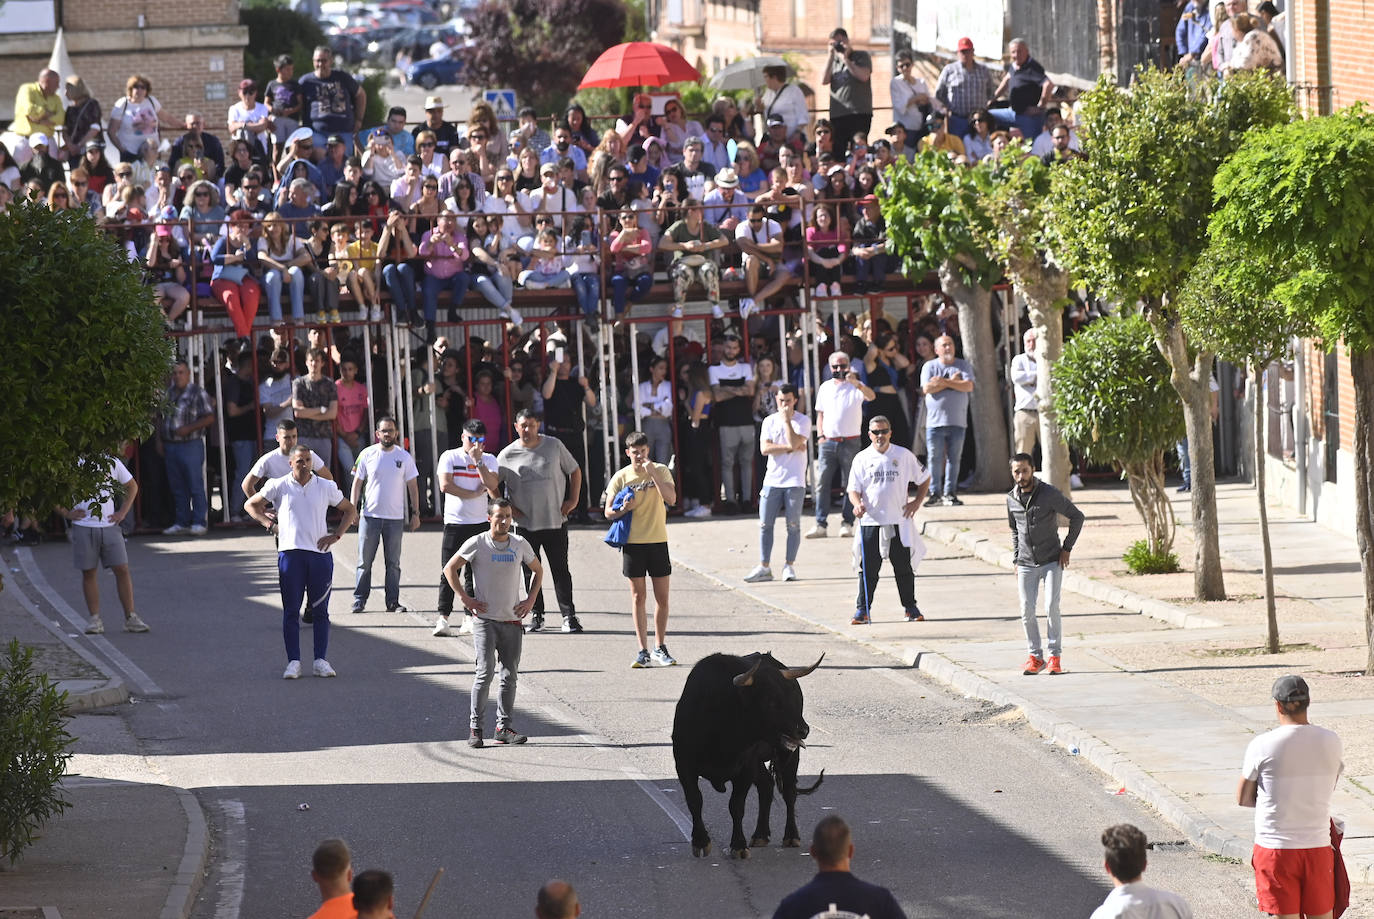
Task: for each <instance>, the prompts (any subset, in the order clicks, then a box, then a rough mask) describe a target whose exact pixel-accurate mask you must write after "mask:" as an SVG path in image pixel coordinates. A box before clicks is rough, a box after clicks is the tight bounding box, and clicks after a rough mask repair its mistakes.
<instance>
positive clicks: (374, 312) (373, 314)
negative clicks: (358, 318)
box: [367, 304, 382, 322]
mask: <svg viewBox="0 0 1374 919" xmlns="http://www.w3.org/2000/svg"><path fill="white" fill-rule="evenodd" d="M367 321H368V322H381V321H382V308H381V306H379V305H375V304H374V305H373V307H372V309H370V310H368V311H367Z"/></svg>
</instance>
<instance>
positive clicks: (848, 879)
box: [773, 814, 906, 919]
mask: <svg viewBox="0 0 1374 919" xmlns="http://www.w3.org/2000/svg"><path fill="white" fill-rule="evenodd" d="M811 857H812V858H814V859H815V860H816V867H817V868H818V869H819V870H818V872H817V874H816V876H815V877H814V878H813V879H812V880H811V883H809V884H807V885H805V886H804V887H801V888H799V889H798V890H796V891H794V892H793V893H790V894H788V895H787V896H785V897H783V899H782V902H781V903H779V904H778V908H777V910H775V911H774V913H773V919H811V917H813V916H815V915H816V914H817V913H824V912H834V911H840V912H844V913H850V914H852V915H854V916H867V917H868V919H906V913H904V912H902V907H901V906H900V905H899V904H898V903H897V898H896V897H894V896H893V895H892V891H890V890H888V889H887V888H886V887H879V886H878V885H877V884H869V883H868V882H866V881H861V880H859V879H858V878H856V877H855V876H854V875H853V874H851V873H850V871H849V862H850V860H851V859H852V858H853V857H854V842H853V840H852V839H851V838H850V836H849V825H848V824H846V823H845V822H844V820H842V819H840V818H839V817H837V816H835V815H833V814H832V815H831V816H829V817H825V818H823V819H822V820H821V822H820V823H818V824H816V831H815V832H814V833H813V834H812V835H811Z"/></svg>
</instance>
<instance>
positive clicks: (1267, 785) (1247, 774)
mask: <svg viewBox="0 0 1374 919" xmlns="http://www.w3.org/2000/svg"><path fill="white" fill-rule="evenodd" d="M1273 696H1274V712H1275V714H1276V715H1277V716H1278V720H1279V726H1278V727H1276V728H1274V729H1273V730H1272V731H1268V732H1266V733H1264V734H1261V735H1260V736H1258V737H1256V738H1255V739H1254V740H1252V741H1250V745H1249V746H1248V747H1246V748H1245V759H1244V761H1243V763H1242V765H1241V769H1240V783H1239V785H1238V786H1237V788H1236V803H1237V804H1239V805H1240V806H1241V807H1253V808H1255V848H1254V851H1253V852H1252V853H1251V856H1250V863H1251V865H1253V866H1254V869H1255V892H1256V894H1257V896H1258V899H1259V908H1260V911H1261V912H1264V913H1269V914H1271V915H1274V916H1279V917H1283V919H1286V917H1290V916H1291V917H1293V919H1297V917H1298V916H1299V915H1305V916H1307V917H1308V919H1330V916H1331V913H1332V910H1333V908H1334V906H1335V892H1336V881H1335V861H1334V850H1333V849H1332V848H1331V793H1332V791H1334V790H1335V787H1336V781H1337V780H1338V779H1339V778H1340V777H1341V772H1342V770H1343V769H1344V768H1345V764H1344V763H1343V762H1341V739H1340V737H1338V736H1336V734H1335V732H1334V731H1329V730H1327V729H1326V728H1322V727H1317V726H1316V725H1315V724H1312V723H1311V722H1309V721H1308V720H1307V708H1308V706H1309V705H1310V704H1311V702H1312V695H1311V693H1310V692H1309V691H1308V688H1307V681H1306V680H1304V679H1303V678H1302V677H1300V676H1296V675H1293V674H1290V675H1288V676H1281V677H1279V678H1278V679H1277V680H1275V681H1274V691H1273Z"/></svg>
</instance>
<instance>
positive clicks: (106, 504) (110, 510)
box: [72, 457, 134, 527]
mask: <svg viewBox="0 0 1374 919" xmlns="http://www.w3.org/2000/svg"><path fill="white" fill-rule="evenodd" d="M82 463H83V464H84V463H85V461H84V460H82ZM109 464H110V477H109V479H107V480H106V482H105V485H104V487H102V488H101V489H100V493H99V494H97V495H95V496H94V497H92V498H88V499H87V500H85V501H78V502H76V503H75V504H73V505H72V509H73V510H76V509H77V508H83V509H85V511H86V516H85V517H81V518H78V519H76V520H73V521H72V523H74V524H75V525H76V526H79V527H112V526H114V524H113V523H111V522H110V516H111V515H112V514H114V512H115V503H114V489H113V488H111V487H110V485H111V482H116V483H118V484H120V485H127V484H129V483H130V482H132V481H133V480H134V477H133V476H132V475H130V474H129V470H128V469H126V468H125V467H124V464H123V463H121V462H120V461H119V460H117V459H115V458H114V457H110V459H109Z"/></svg>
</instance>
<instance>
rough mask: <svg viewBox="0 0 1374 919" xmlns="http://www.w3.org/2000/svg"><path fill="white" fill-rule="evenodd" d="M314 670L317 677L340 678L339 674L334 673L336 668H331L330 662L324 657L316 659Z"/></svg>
mask: <svg viewBox="0 0 1374 919" xmlns="http://www.w3.org/2000/svg"><path fill="white" fill-rule="evenodd" d="M312 669H313V670H314V673H315V676H325V677H328V676H338V674H337V673H335V672H334V668H333V667H331V666H329V661H327V660H325V659H324V658H322V657H317V658H315V666H314V668H312Z"/></svg>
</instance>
